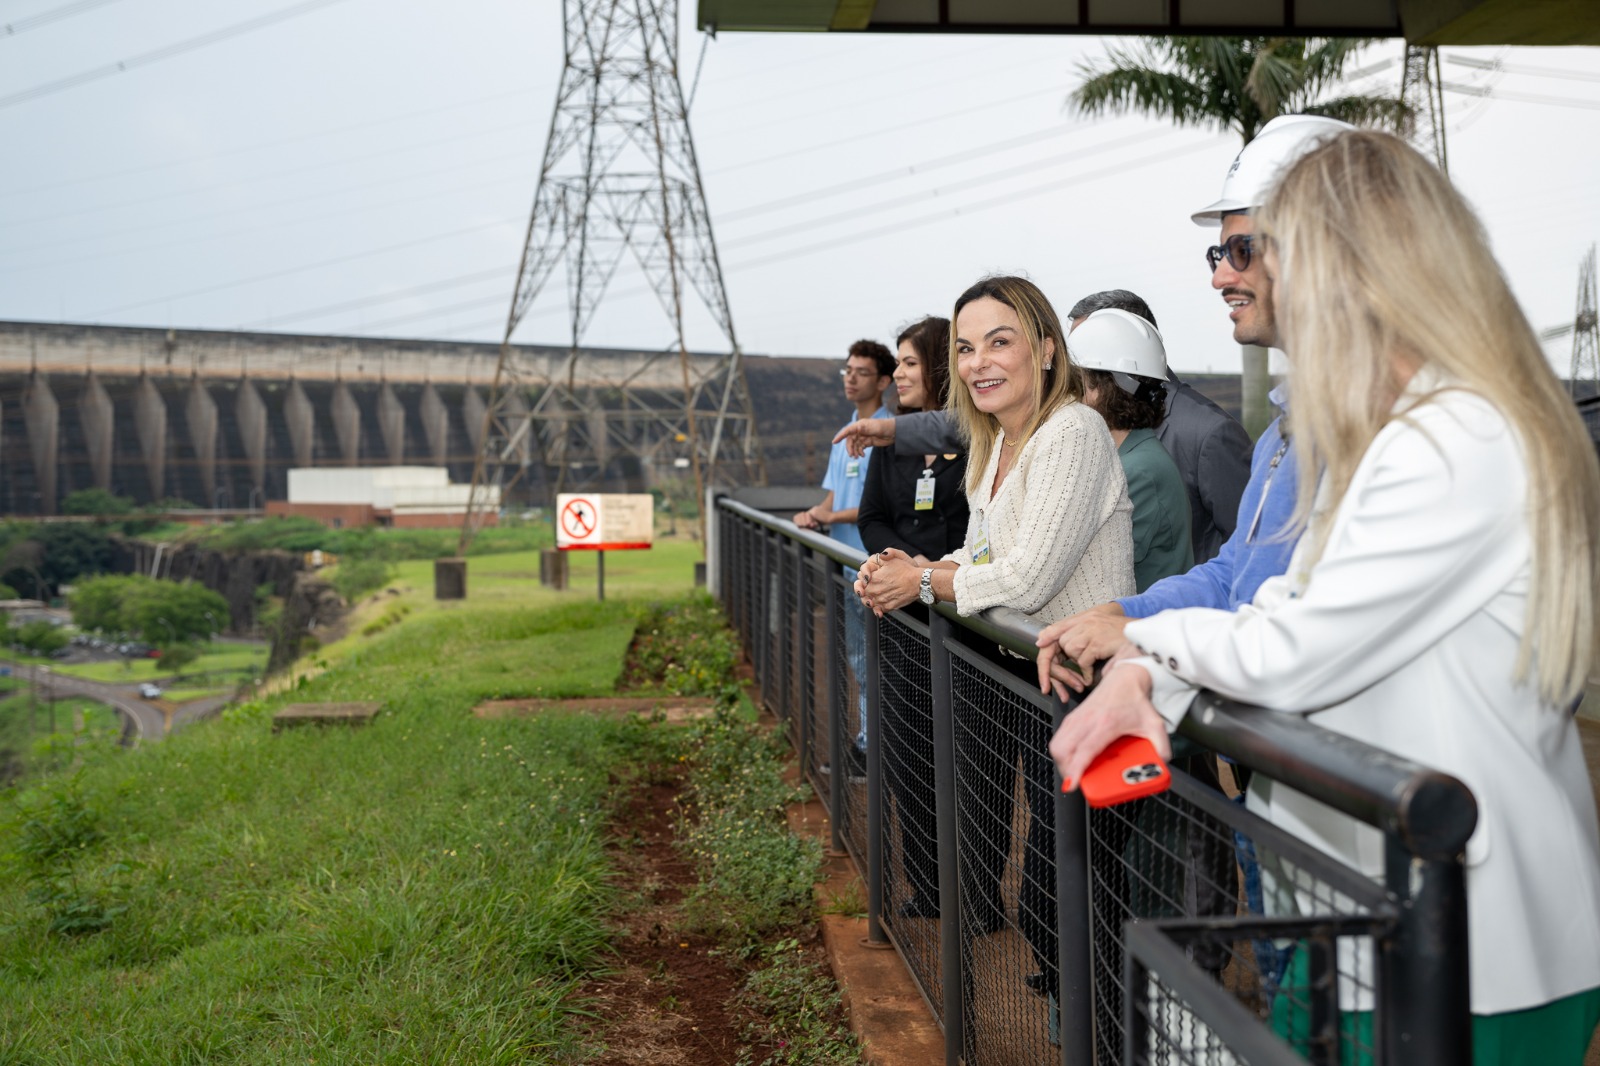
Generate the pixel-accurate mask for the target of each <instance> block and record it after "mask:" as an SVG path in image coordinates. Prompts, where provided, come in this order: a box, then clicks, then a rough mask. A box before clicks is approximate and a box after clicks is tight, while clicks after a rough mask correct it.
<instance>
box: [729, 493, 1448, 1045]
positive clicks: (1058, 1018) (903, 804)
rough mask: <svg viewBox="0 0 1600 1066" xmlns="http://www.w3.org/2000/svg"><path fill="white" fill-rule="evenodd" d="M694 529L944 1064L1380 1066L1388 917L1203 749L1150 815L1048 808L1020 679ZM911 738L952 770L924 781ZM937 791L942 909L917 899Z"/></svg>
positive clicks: (963, 648) (822, 571)
mask: <svg viewBox="0 0 1600 1066" xmlns="http://www.w3.org/2000/svg"><path fill="white" fill-rule="evenodd" d="M718 528H719V535H720V536H722V537H723V540H722V543H721V545H720V547H719V550H720V551H721V552H722V553H723V554H722V556H721V558H722V560H723V562H722V564H721V566H722V573H723V574H724V575H725V577H726V583H725V584H724V586H723V589H722V595H723V597H724V602H725V603H727V604H728V606H729V614H730V618H731V620H732V622H733V623H734V625H735V628H736V630H737V631H738V632H739V633H740V635H741V637H743V639H744V641H745V646H746V648H747V649H749V650H750V653H751V658H752V660H753V663H754V666H755V669H756V674H757V681H758V688H759V691H760V693H761V696H762V698H763V700H764V701H766V703H767V706H768V707H769V709H771V710H772V711H773V712H774V713H775V714H777V715H779V716H780V717H781V718H783V719H784V720H785V721H786V724H787V726H788V728H789V732H790V735H791V736H792V737H794V738H795V743H796V745H797V748H798V750H799V751H800V754H801V759H802V765H803V767H804V768H805V769H806V772H807V774H808V776H809V777H810V778H811V780H812V781H813V783H814V784H815V785H816V786H817V790H818V793H819V795H820V796H821V798H822V799H823V800H824V802H825V803H826V804H827V805H828V806H829V809H830V817H831V818H832V820H833V824H834V828H835V832H836V834H837V837H838V839H839V840H840V841H842V843H843V845H844V846H845V848H846V849H847V851H848V852H849V853H850V855H851V856H852V857H853V859H854V860H855V862H856V864H857V866H858V868H859V869H860V870H861V871H862V873H863V875H864V876H866V875H867V874H868V873H869V871H868V862H869V859H870V857H872V856H873V855H874V854H877V855H878V856H880V858H881V861H880V863H879V870H878V877H879V879H880V887H881V894H880V895H879V897H878V899H879V904H880V907H879V910H878V912H877V918H878V920H879V922H880V923H881V925H882V927H883V928H884V929H886V930H887V932H888V933H889V935H890V938H891V939H892V941H893V943H894V945H895V946H896V948H897V949H898V950H899V951H900V953H901V955H902V956H903V958H904V959H905V962H906V964H907V966H908V968H909V969H910V971H911V973H912V975H913V977H914V979H915V980H916V981H917V982H918V984H919V985H920V987H921V988H922V991H923V993H924V995H925V996H926V997H927V999H928V1002H929V1004H930V1006H931V1007H932V1009H933V1011H934V1013H935V1015H936V1016H937V1017H938V1018H939V1020H940V1022H941V1023H942V1024H943V1025H944V1027H945V1029H946V1032H947V1034H956V1035H957V1036H958V1039H957V1041H956V1043H955V1044H954V1045H953V1046H952V1053H953V1054H958V1055H959V1057H960V1058H962V1059H964V1060H965V1062H966V1063H967V1064H968V1066H991V1064H1002V1063H1003V1064H1007V1066H1009V1064H1012V1063H1016V1064H1019V1066H1020V1064H1023V1063H1027V1064H1029V1066H1038V1064H1043V1063H1050V1062H1063V1061H1065V1062H1066V1063H1067V1064H1068V1066H1073V1064H1074V1063H1075V1062H1076V1061H1082V1060H1084V1059H1085V1058H1092V1059H1093V1061H1094V1062H1098V1063H1101V1064H1106V1066H1109V1064H1113V1063H1121V1062H1124V1061H1129V1062H1137V1063H1162V1064H1166V1063H1203V1064H1207V1066H1210V1064H1231V1063H1236V1062H1250V1063H1255V1064H1276V1063H1279V1062H1290V1061H1307V1060H1309V1061H1311V1062H1315V1063H1330V1064H1332V1063H1339V1064H1341V1066H1343V1064H1347V1063H1371V1062H1380V1061H1385V1060H1384V1059H1383V1058H1382V1055H1381V1050H1382V1048H1383V1047H1384V1034H1385V1033H1386V1032H1387V1031H1389V1030H1388V1027H1389V1026H1390V1025H1391V1022H1390V1020H1389V1012H1392V1011H1393V1010H1395V1009H1397V1008H1395V1006H1394V1005H1395V1003H1396V1002H1397V1000H1396V997H1395V996H1394V994H1392V992H1391V993H1390V994H1388V995H1385V994H1383V993H1384V990H1383V988H1381V987H1380V985H1379V982H1378V981H1377V979H1376V977H1375V976H1374V974H1375V971H1377V970H1379V969H1382V968H1384V967H1385V966H1387V967H1389V969H1386V970H1385V972H1393V970H1392V967H1393V965H1394V964H1393V961H1392V959H1393V957H1392V956H1390V957H1389V958H1390V961H1389V962H1388V963H1383V962H1382V961H1381V960H1380V959H1379V958H1378V955H1379V952H1380V948H1381V945H1384V944H1392V943H1394V942H1395V941H1396V937H1395V936H1394V930H1395V929H1396V928H1397V927H1398V923H1399V922H1400V921H1401V918H1402V915H1401V912H1400V909H1399V906H1398V904H1397V903H1396V902H1395V900H1394V898H1393V897H1392V896H1391V895H1390V894H1389V893H1388V892H1386V891H1385V890H1384V889H1383V888H1381V887H1380V886H1378V885H1377V884H1375V883H1374V882H1373V881H1372V880H1370V879H1369V878H1367V877H1365V876H1363V875H1362V874H1360V873H1358V872H1356V871H1354V870H1351V869H1349V868H1348V867H1346V866H1343V865H1341V864H1339V863H1337V862H1335V861H1333V860H1331V859H1330V858H1328V857H1327V856H1326V855H1324V854H1322V853H1321V852H1318V851H1316V850H1314V849H1312V848H1310V847H1309V846H1308V845H1306V844H1305V843H1304V842H1303V841H1300V840H1298V839H1297V838H1295V837H1293V836H1291V835H1289V834H1288V833H1286V832H1284V831H1283V830H1282V829H1279V828H1278V827H1276V826H1274V825H1272V824H1270V823H1268V822H1266V821H1264V820H1263V819H1261V818H1260V817H1258V816H1256V815H1255V814H1254V813H1252V812H1250V811H1248V810H1246V809H1245V808H1244V807H1243V806H1242V804H1240V803H1236V802H1232V801H1230V799H1229V798H1228V795H1227V794H1233V793H1234V792H1236V790H1234V789H1232V788H1231V780H1232V779H1231V774H1228V773H1224V774H1221V775H1219V774H1218V763H1217V760H1216V757H1215V756H1213V755H1210V754H1209V753H1200V754H1193V755H1187V756H1185V757H1183V758H1180V759H1176V760H1174V763H1173V785H1172V788H1171V789H1170V790H1169V791H1168V792H1166V793H1163V794H1161V795H1159V796H1155V797H1151V798H1148V799H1144V800H1139V801H1135V802H1133V803H1127V804H1122V805H1119V806H1117V807H1113V808H1109V809H1105V810H1096V811H1086V810H1085V809H1084V808H1082V807H1081V805H1078V804H1076V803H1074V804H1073V805H1071V806H1070V807H1069V806H1067V805H1066V803H1065V801H1063V800H1062V799H1061V798H1060V797H1059V795H1058V794H1057V784H1058V783H1057V780H1056V777H1055V773H1054V770H1053V767H1052V766H1051V764H1050V762H1049V759H1048V756H1047V745H1048V742H1049V738H1050V734H1051V730H1052V715H1053V714H1054V713H1056V705H1055V704H1054V701H1051V700H1048V699H1046V698H1045V697H1042V696H1041V695H1040V694H1039V693H1038V691H1037V689H1036V688H1035V687H1034V682H1033V665H1032V663H1031V661H1029V660H1025V659H1019V658H1017V657H1015V656H1011V655H1009V654H1008V653H1005V652H1003V651H1001V650H1000V649H999V648H998V647H997V646H996V645H995V644H994V643H993V642H992V641H986V640H984V639H983V638H981V637H979V636H978V635H977V633H976V632H974V631H973V630H970V629H966V628H959V627H958V628H956V629H955V631H954V632H955V638H954V639H952V640H944V639H941V640H939V641H938V642H937V644H936V646H935V644H934V643H932V642H930V638H929V629H928V627H927V625H925V624H924V622H923V620H922V615H921V613H920V612H918V613H917V614H916V616H915V617H913V615H912V614H911V613H908V612H897V613H894V614H891V615H890V616H888V617H886V618H884V619H881V620H872V621H869V620H868V619H867V617H866V612H865V610H864V609H863V608H861V607H860V604H859V601H858V600H857V599H856V598H855V595H854V593H853V590H852V589H851V588H850V585H849V583H848V582H847V579H846V577H845V575H844V572H843V570H842V567H841V565H840V563H839V562H838V561H836V560H834V559H830V558H828V557H826V556H825V555H823V554H822V553H820V552H818V551H817V550H815V549H814V548H809V547H806V546H804V545H802V544H798V543H794V542H792V541H790V540H788V539H786V538H784V537H781V536H774V535H772V533H771V532H769V531H768V530H766V529H764V528H762V527H761V526H759V525H756V524H754V523H748V522H732V523H729V524H726V525H721V526H719V527H718ZM940 625H941V626H944V625H945V623H944V622H942V621H941V622H940ZM940 632H950V630H949V629H941V630H940ZM945 657H947V658H948V664H949V678H950V683H949V703H950V712H949V720H948V723H941V722H939V721H936V720H935V711H934V708H935V706H942V699H943V694H938V695H936V694H934V693H932V691H931V690H932V688H933V680H932V679H933V677H934V676H935V675H936V674H938V676H943V674H942V673H939V672H940V671H943V670H944V669H945V667H944V665H943V664H944V662H945ZM935 662H937V663H939V665H938V667H937V669H935V667H934V665H933V664H934V663H935ZM874 670H875V671H876V672H877V679H876V684H875V685H874V684H869V679H870V678H871V674H870V673H869V671H874ZM872 691H876V693H877V698H878V706H877V708H875V714H874V718H873V721H875V722H876V723H877V725H876V728H878V729H880V730H881V731H882V735H881V736H880V737H879V738H878V739H877V747H878V751H877V753H876V754H877V758H878V766H877V769H878V773H877V775H876V780H877V785H876V791H875V792H874V793H872V794H870V795H869V790H868V767H867V758H866V754H867V753H866V750H865V749H864V748H863V747H862V746H861V745H860V744H859V743H858V741H862V740H865V739H866V735H865V730H864V724H865V699H866V697H867V695H868V694H869V693H870V692H872ZM941 728H943V729H946V730H947V732H946V733H940V732H939V730H940V729H941ZM936 737H938V738H941V739H938V740H937V744H945V743H948V744H949V748H948V749H947V750H948V751H949V752H950V755H949V759H950V762H951V763H953V765H949V764H946V765H944V766H942V767H941V766H939V765H936V759H935V751H936V740H935V738H936ZM944 738H948V739H944ZM941 772H942V774H943V775H946V776H945V777H944V779H945V780H953V782H954V788H953V792H954V796H953V805H952V806H951V807H949V808H947V810H953V811H954V817H953V822H954V825H953V827H950V828H947V829H946V832H947V833H948V834H949V835H950V836H951V837H952V838H953V840H954V845H955V847H954V857H955V876H954V882H955V884H956V886H957V898H956V899H955V900H950V899H945V898H941V894H940V891H939V885H940V878H939V858H940V849H939V839H940V833H939V830H940V826H939V824H938V802H944V803H947V804H949V803H951V802H952V801H951V799H950V798H949V797H944V798H943V799H940V797H939V796H938V795H936V780H938V779H940V775H941ZM1223 782H1227V784H1228V786H1229V787H1228V788H1226V789H1224V788H1223ZM1225 792H1226V793H1227V794H1225ZM936 801H937V802H936ZM1068 810H1070V811H1071V812H1072V813H1071V814H1070V815H1061V817H1062V819H1063V824H1062V825H1061V826H1059V827H1058V826H1057V825H1056V819H1057V817H1058V812H1063V811H1068ZM869 815H873V817H869ZM873 827H876V828H877V831H878V833H879V834H880V840H879V841H878V842H877V843H878V844H880V845H881V847H879V848H874V846H873V845H874V841H872V839H871V838H870V835H869V834H870V832H871V830H872V828H873ZM1080 831H1081V832H1080ZM1463 839H1464V838H1463ZM1069 840H1075V841H1077V843H1075V844H1070V845H1069V844H1066V843H1064V842H1066V841H1069ZM1063 847H1070V848H1074V849H1076V850H1072V851H1062V850H1060V849H1062V848H1063ZM1062 855H1065V856H1067V858H1066V859H1063V860H1061V868H1060V869H1058V857H1059V856H1062ZM1058 893H1064V895H1060V896H1059V905H1058ZM1074 894H1076V895H1074ZM1399 894H1400V895H1401V896H1404V895H1405V891H1404V890H1403V889H1402V890H1400V891H1399ZM952 918H954V920H953V921H952ZM1075 923H1076V924H1075ZM1063 941H1064V942H1065V947H1063V946H1062V945H1063ZM1141 945H1142V946H1141ZM1391 950H1392V949H1391ZM1074 951H1076V952H1077V954H1076V955H1073V954H1071V953H1072V952H1074ZM1064 953H1065V954H1064ZM1073 959H1077V960H1080V961H1078V962H1076V963H1074V962H1073V961H1072V960H1073ZM1061 966H1068V967H1074V966H1075V967H1078V969H1076V970H1075V971H1074V970H1071V969H1069V970H1068V971H1067V972H1066V973H1065V975H1063V974H1062V973H1061V972H1060V967H1061ZM957 969H958V972H949V971H950V970H957ZM1064 978H1065V979H1064ZM949 982H955V983H956V988H955V989H952V988H951V987H949ZM1063 985H1065V987H1066V989H1067V997H1066V998H1067V1002H1066V1003H1065V1004H1064V1003H1063V1002H1062V992H1061V989H1062V987H1063ZM1085 986H1087V988H1086V989H1085ZM1075 988H1077V989H1084V991H1083V992H1082V993H1080V994H1077V995H1076V996H1074V991H1073V990H1074V989H1075ZM957 1005H958V1006H957ZM947 1010H948V1011H950V1012H954V1011H957V1010H959V1016H957V1017H949V1016H947ZM1063 1026H1066V1027H1067V1028H1066V1030H1065V1031H1063ZM1091 1045H1092V1054H1091V1052H1090V1050H1089V1048H1090V1046H1091ZM1063 1047H1064V1048H1065V1049H1066V1050H1063ZM1079 1048H1081V1049H1083V1050H1082V1053H1081V1054H1077V1055H1076V1056H1074V1053H1073V1052H1074V1049H1079ZM1285 1056H1287V1057H1286V1058H1285ZM1391 1061H1392V1060H1391Z"/></svg>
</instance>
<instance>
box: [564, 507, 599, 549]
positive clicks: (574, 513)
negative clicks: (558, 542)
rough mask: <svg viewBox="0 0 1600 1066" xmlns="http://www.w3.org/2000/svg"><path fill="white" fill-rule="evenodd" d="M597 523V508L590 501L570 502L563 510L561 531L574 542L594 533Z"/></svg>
mask: <svg viewBox="0 0 1600 1066" xmlns="http://www.w3.org/2000/svg"><path fill="white" fill-rule="evenodd" d="M595 522H596V518H595V507H594V504H592V503H590V502H589V501H588V500H568V501H567V505H566V506H565V507H563V508H561V530H562V532H564V533H566V535H567V536H569V537H571V538H572V539H573V540H582V539H583V538H585V537H587V536H588V535H589V534H591V533H593V532H594V526H595Z"/></svg>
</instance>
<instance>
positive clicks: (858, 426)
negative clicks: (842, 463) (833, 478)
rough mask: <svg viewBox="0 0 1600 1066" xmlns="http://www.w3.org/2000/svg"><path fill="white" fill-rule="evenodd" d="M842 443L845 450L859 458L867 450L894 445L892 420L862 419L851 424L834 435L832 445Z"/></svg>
mask: <svg viewBox="0 0 1600 1066" xmlns="http://www.w3.org/2000/svg"><path fill="white" fill-rule="evenodd" d="M840 441H843V442H844V446H845V450H846V451H848V452H849V453H850V454H851V455H853V456H855V457H856V458H858V459H859V458H860V457H861V456H862V455H863V454H864V453H865V452H866V450H867V449H868V448H882V447H883V446H885V445H888V444H893V443H894V419H892V418H863V419H861V420H860V421H859V422H852V423H850V424H849V425H848V426H845V427H844V428H843V429H841V430H840V431H839V432H838V433H837V434H835V435H834V438H833V443H835V444H838V443H839V442H840Z"/></svg>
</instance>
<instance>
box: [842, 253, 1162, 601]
mask: <svg viewBox="0 0 1600 1066" xmlns="http://www.w3.org/2000/svg"><path fill="white" fill-rule="evenodd" d="M952 322H953V323H954V328H953V329H952V330H951V335H950V361H951V370H952V372H953V376H954V377H957V378H959V379H960V381H961V384H962V386H964V387H962V388H952V389H951V390H950V411H951V413H952V414H953V415H954V416H955V419H956V421H957V423H958V424H959V425H960V427H961V431H962V433H963V435H964V436H965V437H966V438H967V441H968V446H969V449H970V450H969V452H968V455H969V458H968V461H967V502H968V505H969V507H970V508H971V516H972V517H971V519H970V521H969V522H968V525H967V535H966V540H965V543H963V544H962V546H961V547H960V548H959V549H958V550H956V551H954V552H951V553H950V554H949V555H947V556H945V557H944V558H943V559H941V560H940V561H939V562H937V563H934V564H933V565H932V566H930V567H919V566H916V565H915V564H914V563H913V562H912V561H911V559H910V558H909V557H908V556H906V555H905V554H904V553H903V552H898V551H894V550H890V551H886V552H882V553H880V554H879V555H876V556H873V557H871V558H869V559H868V560H867V564H866V566H864V567H863V568H862V570H861V576H860V578H859V579H858V581H857V583H856V592H857V593H858V594H859V595H860V596H861V599H862V602H864V603H865V604H867V606H869V607H871V608H873V609H874V610H875V611H876V612H877V613H878V614H879V615H880V616H881V615H883V614H884V612H886V611H892V610H894V609H896V608H898V607H904V606H905V605H906V604H908V603H913V602H915V601H917V600H918V599H919V598H920V599H921V600H922V601H923V602H925V603H932V602H935V601H937V600H944V601H946V602H953V603H954V604H955V605H956V610H958V611H959V612H961V613H962V614H963V615H970V614H976V613H977V612H979V611H981V610H984V609H985V608H988V607H1011V608H1015V609H1016V610H1019V611H1023V612H1026V613H1027V614H1032V615H1035V616H1037V617H1038V619H1039V620H1040V621H1041V622H1045V623H1049V622H1054V621H1056V620H1058V619H1061V618H1065V617H1067V616H1068V615H1071V614H1075V613H1077V612H1078V611H1081V610H1087V609H1088V607H1092V606H1094V605H1095V604H1097V603H1104V602H1106V597H1112V598H1115V597H1116V596H1124V595H1129V594H1130V593H1129V592H1126V591H1119V590H1128V589H1132V588H1133V587H1134V584H1133V533H1132V516H1133V505H1132V503H1130V502H1129V500H1128V487H1127V482H1126V481H1125V480H1124V479H1123V476H1122V465H1121V463H1120V462H1119V461H1118V459H1117V448H1116V445H1115V443H1113V442H1112V440H1111V434H1110V432H1109V431H1108V430H1107V429H1106V424H1105V422H1104V420H1102V419H1101V417H1100V416H1099V415H1098V414H1096V413H1095V411H1094V410H1093V409H1092V408H1090V407H1088V406H1087V405H1085V404H1084V403H1083V402H1082V401H1083V377H1082V374H1081V373H1080V372H1079V371H1078V368H1077V367H1075V366H1074V365H1073V364H1072V362H1071V360H1070V358H1069V357H1068V355H1067V345H1066V339H1065V335H1064V334H1063V332H1062V329H1061V320H1060V319H1059V318H1057V317H1056V313H1055V309H1054V308H1052V307H1051V306H1050V301H1049V300H1047V299H1045V296H1044V293H1042V292H1040V291H1039V288H1038V286H1036V285H1034V284H1033V282H1031V281H1028V280H1026V279H1024V278H1015V277H992V278H985V279H983V280H982V281H980V282H978V283H977V284H976V285H974V286H972V287H971V288H970V289H968V290H967V291H966V292H964V293H962V294H961V298H960V299H958V300H957V301H956V307H955V315H954V317H953V319H952ZM930 594H931V598H930ZM1096 597H1099V598H1098V599H1097V598H1096Z"/></svg>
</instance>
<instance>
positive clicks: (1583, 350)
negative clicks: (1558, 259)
mask: <svg viewBox="0 0 1600 1066" xmlns="http://www.w3.org/2000/svg"><path fill="white" fill-rule="evenodd" d="M1594 251H1595V246H1594V245H1592V244H1591V245H1589V254H1588V255H1586V256H1584V257H1583V262H1582V264H1580V265H1579V267H1578V308H1577V311H1576V312H1574V314H1573V316H1572V325H1571V326H1558V327H1557V328H1556V329H1554V330H1548V331H1546V336H1557V337H1559V336H1560V335H1561V334H1562V333H1565V332H1567V331H1568V330H1571V332H1572V373H1571V374H1570V375H1569V376H1568V378H1567V390H1568V391H1569V392H1570V393H1571V394H1572V395H1573V396H1574V397H1576V396H1577V395H1578V383H1579V382H1580V381H1581V382H1584V383H1586V384H1587V385H1588V386H1589V393H1588V394H1589V395H1590V396H1597V395H1600V310H1597V306H1600V301H1597V300H1596V299H1595V272H1594V263H1595V259H1594Z"/></svg>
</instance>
